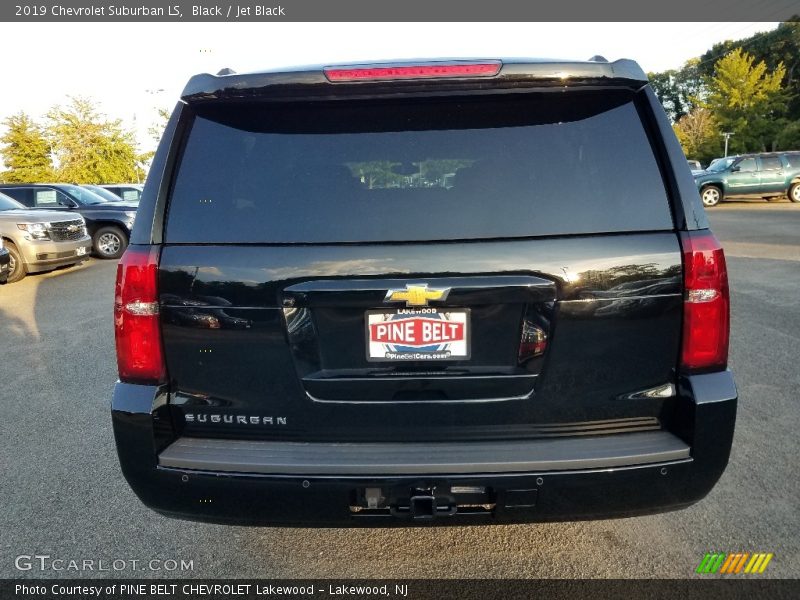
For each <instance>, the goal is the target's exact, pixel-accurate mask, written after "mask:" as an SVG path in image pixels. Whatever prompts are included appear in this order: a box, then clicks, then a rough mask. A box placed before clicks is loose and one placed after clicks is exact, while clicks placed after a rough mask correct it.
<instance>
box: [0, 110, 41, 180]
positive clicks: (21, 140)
mask: <svg viewBox="0 0 800 600" xmlns="http://www.w3.org/2000/svg"><path fill="white" fill-rule="evenodd" d="M3 125H5V127H6V132H5V134H4V135H3V137H2V138H0V143H2V144H3V147H2V150H0V154H2V157H3V162H5V164H6V167H7V168H8V170H7V171H5V172H3V173H0V180H2V181H4V182H7V183H37V182H43V181H48V180H51V179H53V175H54V173H53V165H52V163H51V161H50V145H49V144H48V142H47V139H46V138H45V135H44V132H43V131H42V128H41V127H40V126H39V125H37V124H36V123H35V122H34V121H33V119H31V118H30V117H29V116H28V115H27V114H25V113H24V112H20V113H18V114H16V115H12V116H10V117H7V118H6V119H5V120H4V121H3Z"/></svg>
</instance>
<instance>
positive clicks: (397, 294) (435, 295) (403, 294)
mask: <svg viewBox="0 0 800 600" xmlns="http://www.w3.org/2000/svg"><path fill="white" fill-rule="evenodd" d="M449 293H450V288H429V287H428V284H427V283H407V284H406V287H405V289H404V290H389V291H388V292H386V298H384V299H383V301H384V302H405V303H406V306H428V302H430V301H432V300H445V299H446V298H447V294H449Z"/></svg>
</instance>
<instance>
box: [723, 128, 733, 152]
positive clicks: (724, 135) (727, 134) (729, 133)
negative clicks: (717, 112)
mask: <svg viewBox="0 0 800 600" xmlns="http://www.w3.org/2000/svg"><path fill="white" fill-rule="evenodd" d="M732 135H733V132H732V131H724V132H722V137H724V138H725V157H727V156H728V140H729V139H731V136H732Z"/></svg>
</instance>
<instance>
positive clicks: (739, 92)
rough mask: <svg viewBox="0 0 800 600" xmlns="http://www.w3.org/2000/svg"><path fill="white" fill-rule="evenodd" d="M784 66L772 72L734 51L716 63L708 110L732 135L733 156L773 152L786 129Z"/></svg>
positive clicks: (781, 64) (709, 91)
mask: <svg viewBox="0 0 800 600" xmlns="http://www.w3.org/2000/svg"><path fill="white" fill-rule="evenodd" d="M785 74H786V69H785V68H784V66H783V63H778V65H777V66H776V67H775V69H774V70H773V71H772V72H769V71H768V69H767V65H766V64H765V63H764V62H758V63H756V62H755V58H754V57H753V56H751V55H750V54H748V53H747V52H744V51H742V49H741V48H736V49H735V50H732V51H731V52H729V53H728V54H726V55H725V56H724V57H722V58H721V59H719V60H718V61H717V64H716V65H715V68H714V75H713V76H712V77H711V78H710V79H709V80H708V83H707V85H708V98H707V101H706V102H705V103H704V105H705V106H706V107H708V108H709V109H710V110H711V111H712V113H713V115H714V118H715V120H716V121H717V122H718V123H719V127H720V129H721V130H722V131H732V132H733V133H734V137H733V138H732V139H731V150H732V151H733V152H736V151H739V152H753V151H761V152H763V151H766V150H774V149H775V147H776V145H777V136H778V133H779V132H780V130H781V129H782V128H783V124H784V123H783V121H782V118H783V115H784V114H785V112H786V101H787V95H786V93H784V91H783V87H782V83H781V82H782V81H783V78H784V76H785Z"/></svg>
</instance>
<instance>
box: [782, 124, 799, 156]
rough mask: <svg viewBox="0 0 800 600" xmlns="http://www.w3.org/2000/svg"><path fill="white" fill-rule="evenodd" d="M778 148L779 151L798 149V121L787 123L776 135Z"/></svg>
mask: <svg viewBox="0 0 800 600" xmlns="http://www.w3.org/2000/svg"><path fill="white" fill-rule="evenodd" d="M778 148H779V149H781V150H797V149H800V121H794V122H791V123H789V122H787V123H786V126H785V127H784V128H783V129H782V130H781V131H780V132H779V133H778Z"/></svg>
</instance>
